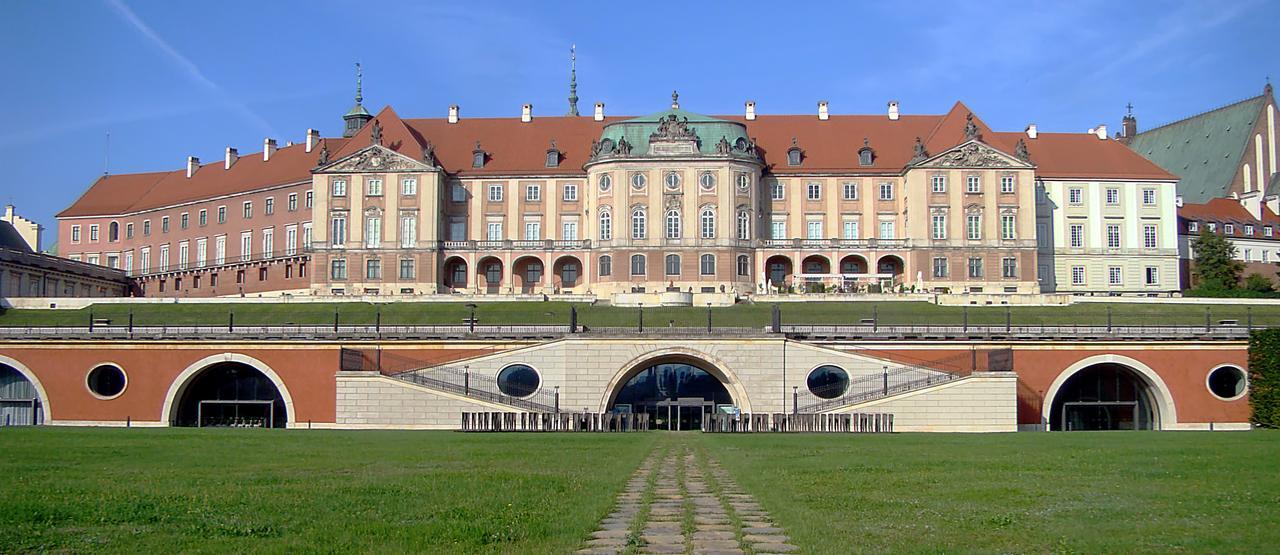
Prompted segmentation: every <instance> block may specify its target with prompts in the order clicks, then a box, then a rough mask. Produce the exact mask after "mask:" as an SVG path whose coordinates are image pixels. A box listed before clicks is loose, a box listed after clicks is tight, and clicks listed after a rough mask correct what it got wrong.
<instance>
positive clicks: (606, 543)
mask: <svg viewBox="0 0 1280 555" xmlns="http://www.w3.org/2000/svg"><path fill="white" fill-rule="evenodd" d="M587 545H588V546H590V547H626V545H627V540H626V539H625V538H596V539H594V540H589V541H587Z"/></svg>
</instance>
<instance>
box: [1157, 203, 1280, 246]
mask: <svg viewBox="0 0 1280 555" xmlns="http://www.w3.org/2000/svg"><path fill="white" fill-rule="evenodd" d="M1178 219H1179V220H1180V224H1181V227H1182V228H1183V229H1185V228H1186V223H1187V222H1189V221H1195V222H1213V223H1218V224H1236V225H1235V228H1234V229H1232V230H1231V231H1232V233H1231V234H1229V236H1230V237H1249V238H1253V239H1273V240H1280V233H1274V234H1273V235H1272V236H1271V237H1267V236H1266V235H1264V234H1263V233H1262V231H1261V230H1258V229H1255V230H1254V234H1253V235H1246V234H1245V230H1244V226H1245V225H1254V226H1263V225H1269V226H1272V227H1273V228H1275V229H1277V230H1280V215H1277V214H1276V213H1275V212H1272V211H1271V209H1270V208H1268V207H1267V205H1266V204H1263V205H1262V217H1261V218H1255V217H1253V214H1250V213H1249V210H1248V209H1247V208H1245V207H1244V205H1243V204H1241V203H1240V201H1239V200H1237V199H1233V198H1215V199H1209V201H1208V202H1205V203H1203V204H1183V205H1182V206H1181V207H1179V208H1178ZM1217 232H1218V233H1222V234H1226V229H1218V230H1217Z"/></svg>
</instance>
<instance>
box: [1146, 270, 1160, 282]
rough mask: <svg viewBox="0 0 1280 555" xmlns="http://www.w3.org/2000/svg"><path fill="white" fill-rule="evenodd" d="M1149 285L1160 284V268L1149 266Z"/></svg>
mask: <svg viewBox="0 0 1280 555" xmlns="http://www.w3.org/2000/svg"><path fill="white" fill-rule="evenodd" d="M1147 285H1160V268H1157V267H1155V266H1147Z"/></svg>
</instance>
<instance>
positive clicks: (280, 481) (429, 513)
mask: <svg viewBox="0 0 1280 555" xmlns="http://www.w3.org/2000/svg"><path fill="white" fill-rule="evenodd" d="M678 442H679V443H688V444H690V445H691V446H692V447H693V448H694V449H698V450H702V451H704V452H705V453H707V454H709V455H710V456H712V457H714V458H716V459H717V460H719V461H720V462H721V464H722V465H723V466H724V467H725V469H726V470H728V471H729V472H730V473H731V475H732V476H733V478H734V479H735V480H736V481H737V482H738V483H739V484H740V485H741V486H742V487H744V488H745V489H746V490H747V491H748V492H750V493H751V494H753V495H755V496H756V498H757V499H758V500H759V501H760V503H761V505H763V507H764V508H765V509H766V510H767V511H768V512H769V513H770V514H771V515H772V516H773V517H774V518H775V519H776V521H777V522H778V524H780V525H781V526H783V527H785V528H786V529H787V533H788V534H789V535H790V536H791V538H792V543H794V544H796V545H798V546H800V547H801V548H802V550H803V552H804V553H833V554H835V553H841V554H842V553H851V552H867V551H877V552H880V551H892V552H899V551H908V552H974V551H977V552H1088V553H1137V552H1145V553H1170V552H1261V551H1267V550H1270V549H1273V548H1274V546H1275V545H1280V493H1277V492H1280V473H1277V472H1276V471H1275V461H1276V460H1277V459H1280V433H1277V432H1271V431H1256V432H1248V433H1221V432H1219V433H1200V432H1153V433H1146V432H1134V433H1130V432H1101V433H1088V432H1076V433H1065V434H1064V433H1053V434H1031V433H1028V434H990V435H966V434H955V435H927V434H895V435H877V436H873V435H834V434H824V435H819V434H797V435H767V434H760V435H736V436H731V435H702V434H697V433H690V432H683V433H675V434H672V433H666V432H650V433H638V434H458V433H453V432H336V431H315V432H305V431H283V430H208V429H206V430H189V429H188V430H181V429H167V430H138V429H134V430H122V429H69V428H28V429H0V453H4V456H3V457H0V492H3V493H4V494H3V495H0V551H108V552H126V551H127V552H144V553H145V552H173V551H180V552H186V551H206V552H243V551H251V552H259V551H263V552H286V551H288V552H295V551H296V552H315V551H324V552H351V551H359V552H431V553H568V552H572V551H573V550H574V549H576V548H577V547H579V546H580V545H581V542H582V541H584V540H585V539H586V538H587V536H588V534H589V533H590V532H591V531H592V530H593V529H594V527H595V524H596V523H597V522H598V521H599V519H600V518H602V517H603V516H604V515H605V514H606V513H607V511H608V510H609V507H610V505H611V503H612V499H613V497H614V496H615V495H616V494H617V493H618V492H619V491H621V489H622V487H623V484H624V482H625V480H626V479H627V478H628V477H629V475H630V474H631V473H632V472H633V471H634V469H635V468H636V467H637V466H638V465H639V463H640V461H641V460H642V459H643V457H644V456H645V455H646V454H647V453H648V452H649V451H650V450H651V449H654V448H655V447H658V448H660V447H662V446H664V445H665V446H671V445H674V444H675V443H678ZM1268 545H1270V546H1273V547H1272V548H1268V547H1266V546H1268Z"/></svg>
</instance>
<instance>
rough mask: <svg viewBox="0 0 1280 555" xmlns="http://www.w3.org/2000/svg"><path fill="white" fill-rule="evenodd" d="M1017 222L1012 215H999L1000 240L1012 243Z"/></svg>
mask: <svg viewBox="0 0 1280 555" xmlns="http://www.w3.org/2000/svg"><path fill="white" fill-rule="evenodd" d="M1017 230H1018V220H1017V217H1016V216H1014V215H1013V214H1001V215H1000V238H1001V239H1004V240H1005V241H1012V240H1013V239H1016V238H1017Z"/></svg>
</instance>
